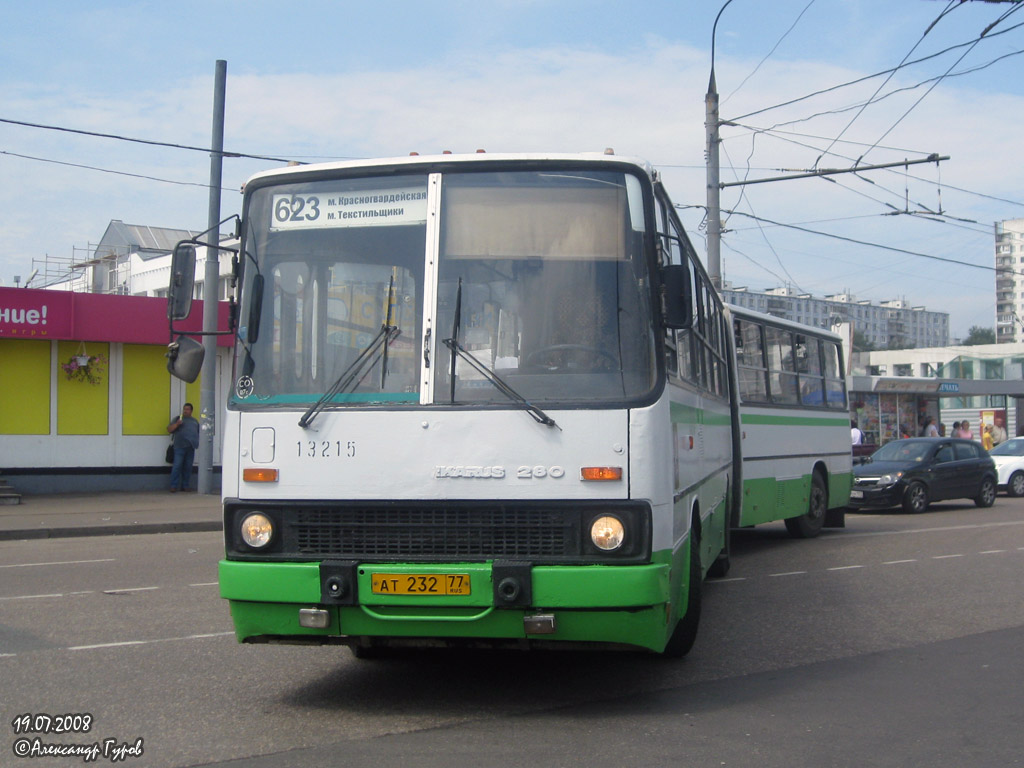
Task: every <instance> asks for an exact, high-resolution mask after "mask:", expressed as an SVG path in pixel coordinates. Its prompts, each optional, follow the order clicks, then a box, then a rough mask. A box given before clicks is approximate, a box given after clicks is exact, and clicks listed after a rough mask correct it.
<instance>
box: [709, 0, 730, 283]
mask: <svg viewBox="0 0 1024 768" xmlns="http://www.w3.org/2000/svg"><path fill="white" fill-rule="evenodd" d="M726 5H728V3H727V4H726ZM722 10H725V8H724V7H723V8H722ZM715 23H716V24H717V23H718V20H717V19H716V20H715ZM704 135H705V136H706V137H707V149H706V150H705V154H706V157H707V165H708V172H707V199H708V277H710V278H711V284H712V285H713V286H714V287H715V290H716V291H719V292H721V290H722V211H721V205H722V201H721V194H722V186H721V184H720V182H719V166H718V144H719V141H720V139H719V136H718V86H717V85H716V84H715V65H714V62H713V61H712V64H711V79H710V81H709V82H708V92H707V95H706V96H705V97H704Z"/></svg>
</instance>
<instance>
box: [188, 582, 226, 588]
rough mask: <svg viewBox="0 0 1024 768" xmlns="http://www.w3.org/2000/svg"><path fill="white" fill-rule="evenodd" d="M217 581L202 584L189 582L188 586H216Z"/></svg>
mask: <svg viewBox="0 0 1024 768" xmlns="http://www.w3.org/2000/svg"><path fill="white" fill-rule="evenodd" d="M218 583H219V582H216V581H207V582H206V583H204V584H189V586H190V587H216V586H217V584H218Z"/></svg>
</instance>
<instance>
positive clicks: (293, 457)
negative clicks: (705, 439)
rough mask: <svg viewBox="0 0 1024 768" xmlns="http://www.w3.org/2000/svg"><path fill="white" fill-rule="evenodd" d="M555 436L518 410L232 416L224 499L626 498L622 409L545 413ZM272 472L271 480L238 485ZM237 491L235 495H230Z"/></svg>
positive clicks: (624, 417)
mask: <svg viewBox="0 0 1024 768" xmlns="http://www.w3.org/2000/svg"><path fill="white" fill-rule="evenodd" d="M548 413H549V415H550V416H551V417H552V418H554V419H555V421H556V422H558V425H559V427H561V429H557V428H554V427H547V426H544V425H542V424H537V423H536V422H534V421H533V419H532V418H531V417H530V416H529V414H528V413H526V412H525V411H519V410H511V411H509V410H493V411H486V410H474V411H469V410H467V411H457V410H451V411H445V410H431V411H429V412H427V411H415V412H399V411H386V412H383V411H346V412H344V413H342V412H337V411H333V412H332V411H325V412H322V413H320V414H319V415H318V416H317V417H316V419H315V420H314V421H313V425H312V428H310V429H303V428H301V427H299V425H298V420H299V416H300V414H298V413H296V412H293V411H287V412H274V411H257V412H252V413H247V412H244V411H243V412H237V411H236V412H232V413H230V414H229V416H228V421H229V422H230V421H234V422H236V423H237V424H238V425H239V427H238V436H239V437H238V451H237V456H238V459H237V461H236V462H229V461H227V460H225V462H224V471H225V473H228V472H229V471H230V472H232V473H233V477H232V478H228V477H225V479H224V488H225V496H232V495H233V496H235V497H236V498H240V499H248V500H254V499H268V500H284V499H288V500H338V499H346V500H382V499H406V500H409V499H413V500H418V499H487V500H491V499H626V498H628V497H629V457H628V448H629V435H628V424H627V419H628V416H627V412H626V411H625V410H624V409H620V410H607V411H599V410H578V411H549V412H548ZM585 466H600V467H607V466H615V467H621V468H622V470H623V478H622V480H621V481H612V482H584V481H582V480H581V479H580V468H581V467H585ZM246 468H268V469H270V468H273V469H277V470H278V472H279V480H278V482H270V483H268V482H245V481H243V480H242V479H241V475H242V472H243V471H244V470H245V469H246ZM234 488H237V492H236V493H229V490H231V489H234Z"/></svg>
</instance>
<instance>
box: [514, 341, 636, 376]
mask: <svg viewBox="0 0 1024 768" xmlns="http://www.w3.org/2000/svg"><path fill="white" fill-rule="evenodd" d="M580 355H589V356H590V357H591V358H592V359H596V358H602V359H604V360H606V361H608V362H609V363H610V364H611V366H612V368H613V369H615V368H618V367H619V361H618V359H617V358H616V357H615V356H614V355H612V354H611V353H610V352H608V351H607V350H604V349H601V348H600V347H591V346H588V345H586V344H552V345H551V346H548V347H541V348H540V349H535V350H534V351H533V352H531V353H530V354H528V355H527V356H526V360H525V361H524V364H525V365H527V366H530V365H536V366H539V367H541V368H546V369H547V370H549V371H562V370H580V369H582V368H583V367H584V366H581V365H579V364H576V365H574V364H573V363H572V362H571V361H570V359H569V358H570V357H576V356H580ZM545 356H551V360H549V361H547V362H545V361H544V357H545ZM559 356H561V358H562V361H563V362H562V363H561V364H559V363H557V362H554V361H555V360H557V358H558V357H559Z"/></svg>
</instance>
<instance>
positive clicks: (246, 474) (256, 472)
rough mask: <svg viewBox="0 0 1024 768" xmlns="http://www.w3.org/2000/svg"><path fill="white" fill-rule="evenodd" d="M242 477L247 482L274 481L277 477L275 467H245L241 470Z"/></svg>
mask: <svg viewBox="0 0 1024 768" xmlns="http://www.w3.org/2000/svg"><path fill="white" fill-rule="evenodd" d="M242 479H243V480H244V481H245V482H247V483H276V482H277V481H278V479H279V478H278V473H277V470H276V469H270V468H268V467H246V468H245V469H243V470H242Z"/></svg>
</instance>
